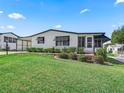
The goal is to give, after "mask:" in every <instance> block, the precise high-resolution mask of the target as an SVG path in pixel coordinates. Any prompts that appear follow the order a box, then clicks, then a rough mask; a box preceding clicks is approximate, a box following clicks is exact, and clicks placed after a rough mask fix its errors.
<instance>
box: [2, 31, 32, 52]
mask: <svg viewBox="0 0 124 93" xmlns="http://www.w3.org/2000/svg"><path fill="white" fill-rule="evenodd" d="M6 43H8V47H9V50H26V49H27V48H28V47H31V41H30V40H23V39H22V38H21V37H20V36H18V35H16V34H14V33H12V32H7V33H0V49H2V50H5V49H6Z"/></svg>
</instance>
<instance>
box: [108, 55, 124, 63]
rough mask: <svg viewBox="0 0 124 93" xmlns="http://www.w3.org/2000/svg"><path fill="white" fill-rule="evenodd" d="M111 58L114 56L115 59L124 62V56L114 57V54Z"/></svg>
mask: <svg viewBox="0 0 124 93" xmlns="http://www.w3.org/2000/svg"><path fill="white" fill-rule="evenodd" d="M109 57H110V58H113V59H115V60H118V61H119V62H121V63H124V57H122V56H117V57H112V56H109Z"/></svg>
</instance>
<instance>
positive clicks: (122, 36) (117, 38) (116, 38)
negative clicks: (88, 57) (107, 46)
mask: <svg viewBox="0 0 124 93" xmlns="http://www.w3.org/2000/svg"><path fill="white" fill-rule="evenodd" d="M112 43H113V44H115V43H118V44H124V26H122V27H119V28H118V29H116V30H114V32H113V33H112Z"/></svg>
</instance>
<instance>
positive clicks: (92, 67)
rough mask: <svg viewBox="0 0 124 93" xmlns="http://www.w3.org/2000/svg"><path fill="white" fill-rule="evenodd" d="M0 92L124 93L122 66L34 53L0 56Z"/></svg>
mask: <svg viewBox="0 0 124 93" xmlns="http://www.w3.org/2000/svg"><path fill="white" fill-rule="evenodd" d="M0 93H124V65H117V64H115V65H114V66H103V65H98V64H86V63H80V62H76V61H75V62H71V61H69V60H67V61H66V60H56V59H54V58H53V57H52V56H47V55H35V54H16V55H8V56H0Z"/></svg>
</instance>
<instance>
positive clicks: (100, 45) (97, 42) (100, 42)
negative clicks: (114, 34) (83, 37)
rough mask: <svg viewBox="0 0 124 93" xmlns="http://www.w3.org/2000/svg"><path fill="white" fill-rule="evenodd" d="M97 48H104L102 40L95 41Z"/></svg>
mask: <svg viewBox="0 0 124 93" xmlns="http://www.w3.org/2000/svg"><path fill="white" fill-rule="evenodd" d="M95 47H102V41H101V40H97V39H96V40H95Z"/></svg>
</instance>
